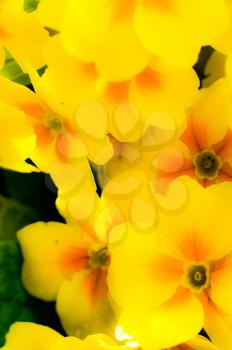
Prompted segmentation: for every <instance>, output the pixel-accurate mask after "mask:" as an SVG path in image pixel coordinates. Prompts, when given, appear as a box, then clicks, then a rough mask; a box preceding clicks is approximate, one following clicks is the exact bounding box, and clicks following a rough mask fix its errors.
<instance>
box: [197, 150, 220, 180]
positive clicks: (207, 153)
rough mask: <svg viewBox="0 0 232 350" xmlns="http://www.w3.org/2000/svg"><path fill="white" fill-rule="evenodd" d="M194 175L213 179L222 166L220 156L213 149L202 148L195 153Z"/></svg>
mask: <svg viewBox="0 0 232 350" xmlns="http://www.w3.org/2000/svg"><path fill="white" fill-rule="evenodd" d="M193 164H194V166H195V168H196V170H195V171H196V175H197V176H198V177H199V178H200V179H208V180H214V179H216V178H217V177H218V172H219V169H220V168H221V167H222V162H221V159H220V157H218V156H217V155H216V154H215V152H214V151H213V150H204V151H202V152H200V153H197V154H196V156H195V158H194V159H193Z"/></svg>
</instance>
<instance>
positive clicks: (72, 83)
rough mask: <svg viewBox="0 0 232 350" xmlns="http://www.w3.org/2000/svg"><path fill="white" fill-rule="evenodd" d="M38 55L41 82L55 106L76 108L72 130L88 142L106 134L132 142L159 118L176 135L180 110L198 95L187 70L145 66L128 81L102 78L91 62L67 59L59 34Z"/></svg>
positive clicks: (181, 122) (183, 111) (193, 76)
mask: <svg viewBox="0 0 232 350" xmlns="http://www.w3.org/2000/svg"><path fill="white" fill-rule="evenodd" d="M44 55H45V61H46V64H47V66H48V68H47V70H46V71H45V73H44V74H43V77H42V80H43V81H44V83H45V84H46V85H47V86H50V87H51V88H52V90H53V91H54V92H55V94H56V95H57V97H58V98H59V100H60V101H62V102H63V103H64V104H65V105H66V106H68V107H69V108H71V109H72V110H75V109H76V113H75V120H76V123H77V125H78V126H80V127H81V129H82V131H83V132H84V133H85V134H86V135H88V136H91V137H92V138H94V139H95V138H99V137H100V136H101V135H102V132H103V131H104V130H107V131H108V134H109V136H113V138H115V139H116V140H118V141H121V142H135V141H137V140H138V139H139V138H141V137H142V135H143V134H144V133H147V132H148V131H147V129H148V128H149V126H150V125H151V127H155V125H154V124H155V123H156V119H159V118H160V119H161V115H164V117H163V119H164V118H166V119H167V118H169V119H172V120H173V129H175V130H174V132H175V133H176V134H178V133H180V132H182V130H183V128H184V125H185V118H186V109H187V108H189V107H190V106H191V105H192V104H193V103H194V102H195V100H196V98H197V96H198V87H199V79H198V77H197V75H196V73H195V72H194V70H193V69H192V68H187V69H185V70H183V71H181V72H178V73H177V72H175V73H173V72H172V73H170V72H159V71H158V70H157V68H156V66H155V64H154V63H153V64H152V63H150V64H149V65H147V66H146V67H145V68H144V70H143V71H141V72H140V73H139V74H137V75H136V76H134V77H133V78H132V79H130V80H123V81H120V82H113V81H110V80H106V79H104V77H103V76H102V75H101V72H99V70H98V68H97V66H96V64H95V63H94V62H85V61H84V60H80V59H78V58H76V57H75V56H73V55H72V54H70V53H69V52H68V51H67V50H66V49H65V48H64V46H63V45H62V41H61V34H58V35H56V36H54V37H53V38H52V39H51V40H50V41H49V43H48V45H47V46H46V49H45V53H44ZM57 55H58V56H59V57H60V59H59V60H57ZM77 76H78V79H77V78H76V77H77ZM93 101H94V102H95V111H94V114H93V113H91V109H93V106H94V104H93ZM83 110H84V111H85V113H83ZM88 111H89V112H88ZM91 115H93V118H92V119H90V118H91ZM94 120H95V121H96V120H97V121H98V124H97V125H96V122H94ZM164 123H165V121H164V122H163V124H164Z"/></svg>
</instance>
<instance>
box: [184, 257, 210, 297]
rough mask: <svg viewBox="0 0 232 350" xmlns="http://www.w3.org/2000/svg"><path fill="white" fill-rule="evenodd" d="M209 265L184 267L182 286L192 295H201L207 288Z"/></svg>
mask: <svg viewBox="0 0 232 350" xmlns="http://www.w3.org/2000/svg"><path fill="white" fill-rule="evenodd" d="M209 277H210V271H209V265H208V264H207V263H204V262H202V263H198V264H194V263H191V264H187V265H186V266H185V274H184V278H183V284H184V286H185V287H187V288H189V289H190V290H191V291H192V292H193V293H197V294H199V293H201V292H202V291H203V290H204V289H206V288H208V287H209Z"/></svg>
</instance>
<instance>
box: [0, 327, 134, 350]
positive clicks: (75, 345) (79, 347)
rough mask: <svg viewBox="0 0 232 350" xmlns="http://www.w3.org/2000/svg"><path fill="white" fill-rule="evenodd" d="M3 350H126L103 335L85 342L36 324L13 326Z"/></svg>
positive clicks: (90, 337)
mask: <svg viewBox="0 0 232 350" xmlns="http://www.w3.org/2000/svg"><path fill="white" fill-rule="evenodd" d="M1 349H2V350H35V349H39V350H71V349H76V350H90V349H91V350H104V349H106V350H126V349H129V347H126V346H118V345H117V344H116V343H115V342H114V341H113V340H111V339H110V338H109V337H107V336H106V335H103V334H96V335H90V336H88V337H87V338H85V339H84V340H80V339H78V338H75V337H63V336H62V335H61V334H59V333H57V332H56V331H54V330H53V329H51V328H49V327H46V326H40V325H38V324H35V323H29V322H28V323H26V322H17V323H15V324H13V326H11V328H10V331H9V333H8V334H7V336H6V344H5V346H3V347H2V348H1Z"/></svg>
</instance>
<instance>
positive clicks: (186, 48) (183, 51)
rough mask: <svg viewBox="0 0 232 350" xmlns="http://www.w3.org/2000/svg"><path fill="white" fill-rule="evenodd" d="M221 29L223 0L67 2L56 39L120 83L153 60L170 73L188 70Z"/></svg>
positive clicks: (224, 12) (224, 15)
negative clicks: (164, 65) (201, 49)
mask: <svg viewBox="0 0 232 350" xmlns="http://www.w3.org/2000/svg"><path fill="white" fill-rule="evenodd" d="M196 23H197V25H196ZM226 25H227V7H226V2H225V1H224V0H214V1H211V0H207V1H204V2H202V1H200V0H197V1H196V0H194V1H193V0H191V1H188V2H187V3H186V1H185V0H181V1H175V0H165V1H164V0H162V1H160V0H142V1H137V0H128V1H126V2H125V1H124V0H116V1H115V0H101V1H98V2H96V3H93V1H91V0H88V1H86V0H82V1H78V3H77V2H76V1H75V0H71V1H69V3H68V6H67V9H66V12H65V15H64V22H63V27H62V31H61V34H62V38H63V43H64V45H65V46H66V47H67V48H68V49H69V51H70V52H72V53H73V54H75V55H76V56H77V57H79V58H81V59H83V60H85V61H88V62H89V61H90V62H92V61H94V62H95V64H96V66H97V69H98V70H99V72H100V73H101V75H102V76H104V77H105V78H106V79H108V80H112V81H121V80H125V79H130V78H132V77H133V76H135V75H137V74H139V73H140V72H141V71H143V70H144V69H145V67H146V66H147V65H148V63H149V62H150V61H151V59H152V58H153V57H154V55H155V56H156V57H157V56H158V57H159V58H161V59H162V60H164V62H165V63H166V62H167V63H168V65H171V66H175V69H176V68H183V67H184V68H187V67H191V66H192V65H193V64H194V63H195V62H196V60H197V56H198V53H199V51H200V48H201V46H204V45H209V44H210V43H211V42H212V41H213V40H215V39H216V38H217V37H218V36H219V35H220V34H222V33H223V31H224V30H225V29H226Z"/></svg>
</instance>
